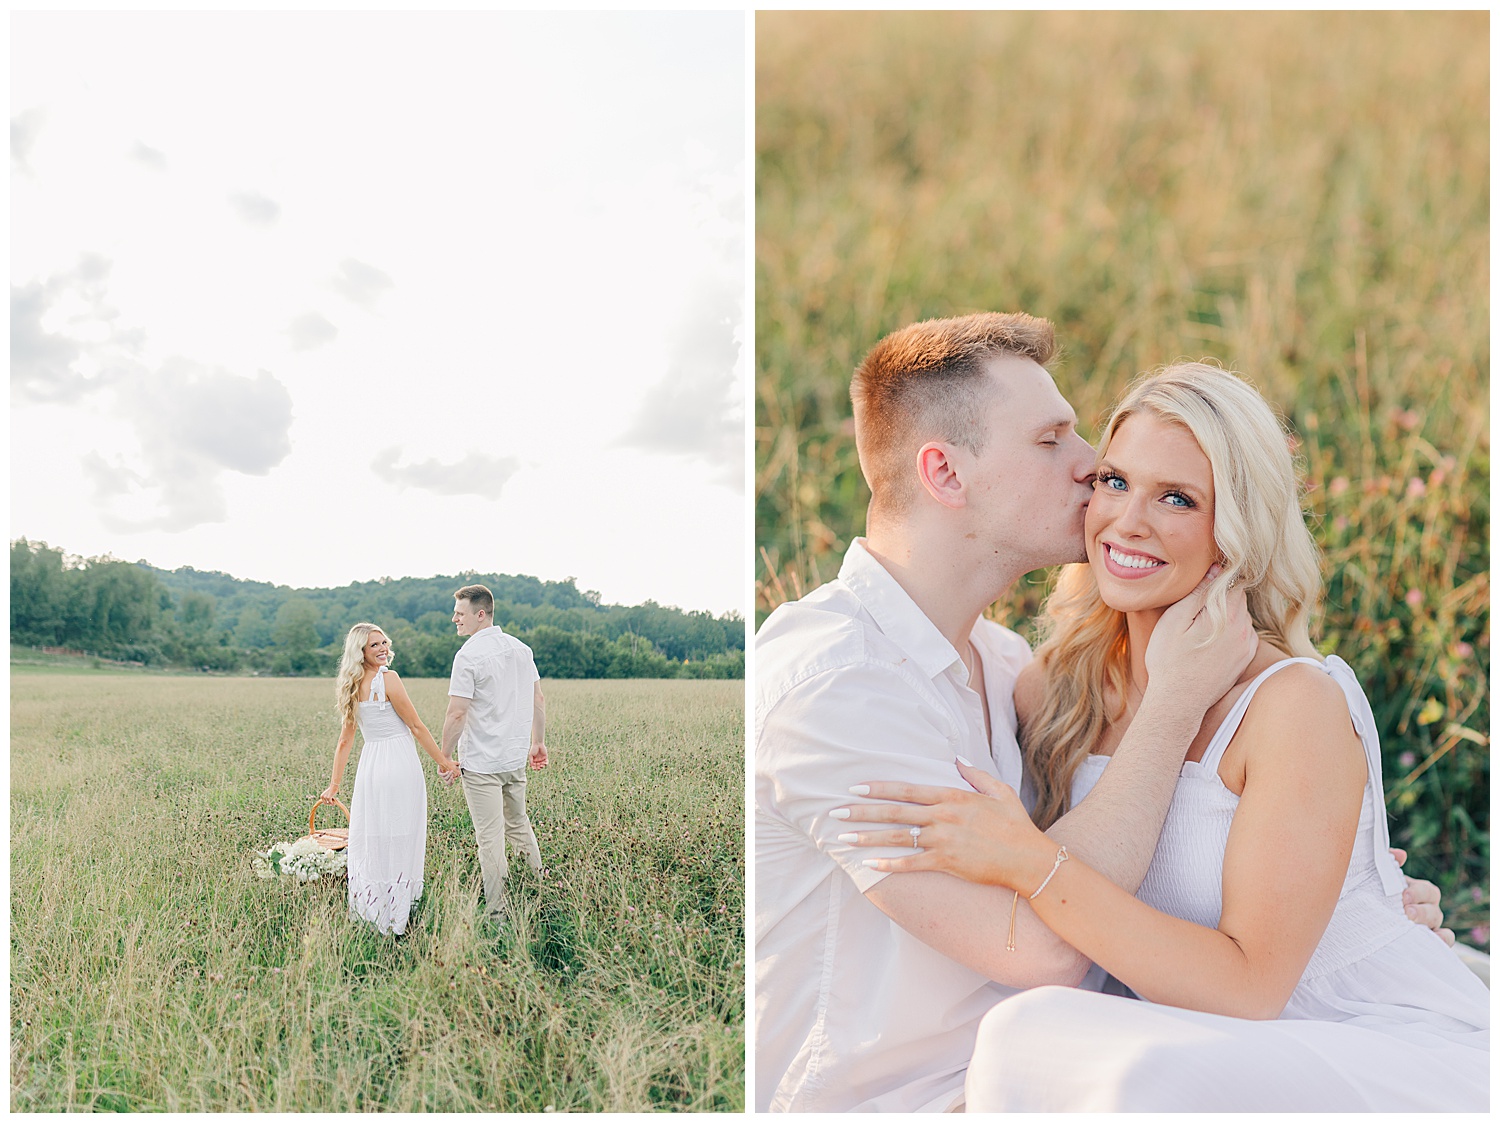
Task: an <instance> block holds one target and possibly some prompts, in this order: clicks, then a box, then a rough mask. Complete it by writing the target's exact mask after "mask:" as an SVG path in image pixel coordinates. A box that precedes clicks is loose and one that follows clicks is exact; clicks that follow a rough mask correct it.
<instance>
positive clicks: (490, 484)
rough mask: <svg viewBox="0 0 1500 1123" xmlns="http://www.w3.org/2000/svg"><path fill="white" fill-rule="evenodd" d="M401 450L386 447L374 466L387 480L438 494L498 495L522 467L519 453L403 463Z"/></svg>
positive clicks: (472, 454) (380, 475)
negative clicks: (399, 460)
mask: <svg viewBox="0 0 1500 1123" xmlns="http://www.w3.org/2000/svg"><path fill="white" fill-rule="evenodd" d="M399 456H400V450H399V449H396V448H387V449H383V450H382V451H381V452H380V453H379V454H378V455H377V456H376V457H375V459H374V460H373V461H372V462H371V463H370V470H371V471H373V472H374V473H375V475H376V476H378V477H379V478H380V479H382V480H384V481H385V482H386V483H389V484H395V485H396V486H397V487H402V488H406V487H414V488H419V489H421V490H422V491H430V492H432V493H433V494H434V495H478V496H482V497H483V498H485V499H498V498H499V497H500V489H501V488H503V487H504V486H505V483H506V481H507V480H509V479H510V478H511V477H512V476H514V475H515V474H516V473H517V472H519V471H520V470H521V461H520V458H519V457H515V456H482V455H480V454H479V453H470V454H469V455H468V456H465V457H464V458H463V459H462V460H457V461H454V462H453V463H451V464H445V463H443V462H442V461H440V460H418V461H413V462H412V463H410V464H399V463H397V462H396V461H397V458H398V457H399Z"/></svg>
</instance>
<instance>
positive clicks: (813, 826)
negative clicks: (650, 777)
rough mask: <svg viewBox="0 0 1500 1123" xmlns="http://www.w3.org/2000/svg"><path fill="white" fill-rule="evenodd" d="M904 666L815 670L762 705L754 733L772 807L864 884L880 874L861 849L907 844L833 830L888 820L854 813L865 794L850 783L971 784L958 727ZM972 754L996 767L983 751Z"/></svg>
mask: <svg viewBox="0 0 1500 1123" xmlns="http://www.w3.org/2000/svg"><path fill="white" fill-rule="evenodd" d="M907 667H910V664H908V665H907ZM907 673H912V674H915V673H916V672H915V671H910V672H907V671H905V670H902V669H898V668H895V667H888V666H881V665H868V664H862V665H857V666H851V667H844V668H838V669H835V670H831V671H824V672H822V673H820V674H817V675H814V676H813V677H811V678H809V679H808V680H806V681H805V682H802V683H799V684H798V685H796V686H795V687H793V688H792V689H791V690H789V691H788V692H787V694H786V695H785V696H784V697H783V698H782V699H781V700H780V701H779V702H778V703H777V704H776V705H775V706H774V707H773V708H772V709H771V710H770V712H768V713H767V714H766V716H765V719H764V721H763V722H762V728H761V730H760V733H759V735H758V737H757V741H756V771H757V772H758V773H760V774H761V777H762V778H763V779H764V780H765V781H766V782H767V784H768V785H769V788H770V791H771V802H772V808H770V810H771V812H772V813H773V814H774V815H776V816H777V817H779V818H781V819H782V820H783V821H784V822H786V823H787V824H788V825H789V826H790V827H791V829H793V830H795V831H798V832H800V833H803V834H806V835H807V836H808V837H809V838H811V839H812V842H813V845H814V846H816V847H817V848H818V849H819V850H820V851H822V852H823V853H824V854H826V855H828V857H830V858H832V859H833V860H834V861H835V862H836V863H838V865H839V867H840V868H841V869H843V871H844V872H845V873H847V874H848V875H849V877H850V878H851V879H853V881H854V884H855V885H856V886H857V887H858V888H859V890H860V891H861V892H867V891H868V890H869V889H870V887H871V886H873V885H875V884H877V883H878V882H879V881H881V880H882V879H883V878H884V877H885V876H886V874H884V873H881V872H879V871H877V870H873V869H871V868H870V867H868V866H866V865H865V864H864V863H865V861H866V859H869V858H898V857H901V856H902V855H903V854H904V853H909V852H910V851H909V850H908V849H907V848H905V847H869V846H854V845H851V844H850V843H847V842H840V841H839V840H838V836H839V835H840V834H844V833H847V832H850V831H857V830H867V829H876V830H879V829H889V827H888V825H887V824H875V823H870V822H868V821H862V820H860V818H859V811H858V806H859V804H860V803H861V801H862V800H861V797H859V796H855V795H851V794H850V792H849V788H850V787H851V786H852V785H854V784H861V783H866V782H869V781H873V780H895V781H903V782H906V783H912V784H927V785H933V786H936V787H949V788H961V789H963V790H966V791H967V790H970V789H969V785H968V783H967V782H966V781H965V780H964V779H963V777H962V776H960V775H959V773H958V768H957V767H956V765H955V763H954V758H955V757H956V755H957V754H958V753H959V751H960V746H961V745H962V730H961V729H960V727H959V726H958V724H957V722H956V721H955V719H954V717H953V715H952V714H951V713H950V712H949V711H948V710H947V708H946V707H944V706H943V705H942V704H941V703H940V702H939V701H937V699H936V698H935V696H933V695H932V694H931V693H930V691H924V690H922V689H921V688H920V685H919V684H918V683H916V682H915V681H914V680H912V679H910V678H908V677H907ZM965 755H969V754H967V753H966V754H965ZM976 763H977V764H978V765H979V767H981V768H984V769H985V770H986V771H989V772H991V774H993V773H994V771H995V769H994V765H993V763H992V762H991V761H990V760H989V759H988V757H987V755H986V756H985V757H984V758H983V759H982V760H980V761H977V762H976ZM839 807H849V808H851V815H850V818H848V819H834V818H831V817H830V816H829V812H830V811H832V810H834V809H835V808H839Z"/></svg>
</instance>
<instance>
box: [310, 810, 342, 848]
mask: <svg viewBox="0 0 1500 1123" xmlns="http://www.w3.org/2000/svg"><path fill="white" fill-rule="evenodd" d="M325 803H331V804H333V805H334V806H335V807H337V808H338V809H339V810H340V811H342V812H343V813H344V822H346V823H347V822H348V821H349V809H348V808H347V807H345V806H344V805H343V804H342V803H341V802H339V801H338V800H337V799H324V798H321V797H320V798H319V799H318V801H317V802H316V803H314V804H313V805H312V811H311V813H310V814H309V815H308V816H307V837H308V838H310V839H312V840H313V841H314V842H316V843H317V844H318V845H319V846H321V847H322V848H323V849H324V850H342V849H343V848H344V847H346V846H348V845H349V828H348V827H326V828H324V829H323V830H321V831H320V830H318V828H317V818H318V808H319V807H322V806H323V804H325Z"/></svg>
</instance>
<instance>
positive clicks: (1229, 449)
mask: <svg viewBox="0 0 1500 1123" xmlns="http://www.w3.org/2000/svg"><path fill="white" fill-rule="evenodd" d="M1136 413H1149V414H1152V415H1154V416H1156V417H1158V418H1160V419H1162V420H1163V421H1166V422H1169V423H1172V424H1176V425H1181V426H1183V427H1184V428H1185V429H1187V430H1188V432H1190V433H1191V434H1192V435H1193V438H1194V439H1195V440H1196V441H1197V442H1198V447H1199V448H1201V449H1202V450H1203V453H1204V455H1205V456H1207V457H1208V462H1209V465H1210V467H1211V468H1212V470H1213V481H1214V542H1215V544H1216V545H1217V546H1218V549H1219V553H1220V556H1221V557H1222V559H1223V561H1222V562H1221V564H1222V565H1223V572H1222V573H1220V574H1219V576H1218V577H1217V578H1215V579H1214V582H1213V584H1212V585H1211V586H1210V587H1209V592H1208V599H1207V603H1206V606H1205V611H1206V612H1207V613H1208V617H1209V620H1210V621H1211V622H1212V623H1213V625H1214V628H1213V632H1214V634H1215V635H1217V634H1218V632H1219V630H1220V629H1221V628H1222V627H1223V624H1224V620H1225V617H1226V613H1227V609H1226V598H1227V596H1228V592H1229V588H1230V585H1231V584H1232V583H1234V582H1238V583H1239V584H1240V585H1242V586H1243V587H1244V588H1245V591H1246V594H1247V597H1248V602H1249V608H1250V617H1251V620H1252V621H1253V622H1254V624H1255V630H1256V632H1257V633H1258V634H1259V635H1260V636H1261V637H1262V638H1264V639H1265V640H1266V641H1267V642H1268V643H1270V644H1272V645H1273V646H1275V647H1277V648H1279V649H1280V650H1282V651H1285V652H1286V653H1287V654H1289V655H1311V656H1317V654H1318V652H1317V650H1316V649H1315V648H1314V647H1313V645H1312V640H1311V639H1310V638H1309V636H1308V627H1309V620H1310V617H1311V614H1312V612H1313V610H1314V609H1315V608H1316V606H1317V603H1318V596H1319V594H1320V592H1321V590H1322V582H1321V575H1320V569H1319V559H1318V551H1317V547H1316V546H1315V545H1314V543H1313V539H1312V535H1311V534H1310V533H1309V532H1308V529H1307V524H1306V523H1305V522H1304V520H1303V514H1302V504H1301V498H1302V489H1301V482H1300V480H1299V477H1298V473H1297V470H1296V465H1295V463H1294V461H1293V457H1292V452H1291V446H1290V444H1289V442H1288V437H1287V432H1286V430H1285V429H1284V428H1283V427H1282V424H1281V422H1280V421H1279V420H1278V418H1277V416H1276V414H1275V413H1274V412H1273V411H1272V409H1271V407H1270V406H1269V405H1268V404H1267V403H1266V401H1265V399H1264V398H1262V397H1261V396H1260V394H1259V393H1258V392H1257V391H1256V390H1255V388H1254V387H1253V386H1251V385H1250V384H1249V383H1247V382H1245V381H1244V380H1242V379H1241V378H1240V377H1239V376H1238V375H1236V374H1234V373H1233V372H1231V371H1228V370H1225V369H1223V368H1222V367H1217V366H1213V365H1211V364H1208V363H1174V364H1172V365H1170V366H1166V367H1162V368H1161V369H1160V370H1158V371H1156V372H1154V373H1152V374H1148V375H1144V376H1142V377H1141V378H1139V379H1137V380H1136V381H1135V382H1134V383H1132V384H1131V386H1130V387H1129V389H1127V390H1126V392H1125V396H1124V397H1123V398H1122V399H1121V400H1120V403H1119V405H1117V406H1116V407H1115V410H1114V412H1113V413H1112V414H1111V415H1110V419H1109V423H1108V424H1107V425H1106V426H1105V430H1104V439H1103V440H1102V441H1101V442H1100V449H1101V454H1102V451H1103V450H1105V449H1107V448H1108V447H1109V442H1110V440H1111V438H1113V437H1114V435H1115V431H1116V430H1117V429H1119V427H1120V423H1121V422H1123V421H1124V420H1125V419H1126V418H1127V417H1129V416H1131V415H1132V414H1136ZM1041 626H1042V644H1041V646H1040V647H1038V648H1037V652H1036V659H1037V662H1038V663H1039V664H1040V665H1041V670H1042V673H1043V681H1044V684H1045V685H1044V687H1043V698H1042V702H1041V705H1040V707H1039V709H1038V710H1037V712H1036V713H1034V714H1031V715H1030V716H1029V718H1028V720H1027V721H1026V723H1025V726H1024V728H1022V730H1021V745H1022V750H1023V752H1024V754H1025V758H1026V761H1027V763H1028V765H1029V770H1030V772H1031V774H1032V777H1033V779H1034V781H1035V783H1036V787H1037V802H1036V810H1035V811H1034V812H1033V818H1034V819H1035V820H1036V822H1037V824H1038V825H1039V826H1042V827H1047V826H1050V825H1051V824H1052V823H1053V822H1055V821H1056V820H1057V819H1058V818H1059V817H1060V816H1061V815H1063V814H1065V813H1066V812H1067V810H1068V808H1069V805H1070V802H1071V790H1072V783H1073V775H1074V773H1075V772H1076V771H1077V770H1078V766H1079V765H1080V764H1081V763H1083V760H1084V758H1085V757H1087V756H1088V754H1089V753H1090V752H1091V751H1092V750H1093V749H1094V748H1095V747H1096V746H1097V745H1098V744H1099V741H1100V739H1101V737H1102V736H1103V734H1104V731H1105V729H1106V727H1107V726H1108V725H1109V724H1110V723H1112V722H1115V721H1118V720H1119V719H1120V717H1121V716H1122V715H1123V713H1124V708H1125V699H1126V697H1127V686H1128V680H1129V675H1130V639H1129V633H1128V630H1127V628H1126V623H1125V614H1124V613H1123V612H1118V611H1116V610H1115V609H1113V608H1110V607H1109V606H1108V605H1107V604H1105V603H1104V600H1103V598H1102V597H1101V596H1100V595H1099V586H1098V583H1097V582H1096V581H1095V580H1094V574H1093V571H1092V569H1091V568H1090V567H1089V566H1088V565H1087V564H1077V565H1069V566H1065V567H1064V568H1063V571H1062V573H1061V574H1060V575H1059V577H1058V581H1057V586H1056V588H1055V589H1054V590H1053V592H1052V594H1051V595H1050V596H1049V597H1048V598H1047V602H1046V604H1045V605H1044V606H1043V608H1042V620H1041ZM1111 701H1112V702H1113V704H1112V705H1111V704H1110V703H1111Z"/></svg>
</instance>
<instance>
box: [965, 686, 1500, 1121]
mask: <svg viewBox="0 0 1500 1123" xmlns="http://www.w3.org/2000/svg"><path fill="white" fill-rule="evenodd" d="M1293 663H1308V664H1311V665H1312V666H1315V667H1320V668H1321V669H1323V670H1324V671H1325V672H1326V673H1327V674H1329V675H1330V676H1332V677H1333V679H1334V681H1335V682H1337V683H1338V684H1339V686H1340V687H1342V688H1343V691H1344V695H1345V698H1346V699H1347V700H1348V703H1349V712H1350V715H1351V716H1352V718H1353V720H1354V726H1355V729H1356V731H1357V732H1358V734H1359V738H1360V741H1361V742H1362V744H1363V745H1364V750H1365V758H1366V763H1367V765H1368V768H1369V780H1368V781H1367V783H1366V786H1365V799H1364V806H1363V808H1362V809H1361V811H1360V818H1359V831H1358V834H1357V836H1356V838H1355V843H1354V853H1353V855H1352V857H1351V858H1350V862H1349V872H1348V874H1347V876H1346V877H1345V879H1344V886H1343V889H1342V891H1341V893H1340V896H1339V900H1338V904H1337V906H1336V907H1335V909H1334V913H1333V918H1332V919H1331V920H1330V921H1329V923H1328V928H1327V930H1326V931H1325V932H1324V934H1323V938H1322V939H1321V940H1320V941H1319V942H1318V946H1317V949H1316V950H1315V951H1314V952H1313V956H1312V959H1311V961H1310V962H1309V963H1308V965H1307V970H1306V971H1304V972H1303V975H1302V978H1301V980H1300V981H1299V982H1298V984H1297V987H1296V989H1295V990H1294V991H1293V993H1292V997H1291V1000H1290V1001H1289V1002H1288V1003H1287V1006H1286V1009H1285V1010H1284V1011H1283V1013H1282V1014H1281V1017H1280V1019H1279V1020H1275V1021H1248V1020H1244V1019H1240V1018H1231V1017H1226V1016H1224V1015H1221V1014H1205V1013H1202V1012H1199V1011H1195V1010H1181V1009H1177V1008H1175V1007H1171V1006H1161V1005H1157V1004H1155V1003H1151V1002H1145V1001H1139V1000H1135V999H1132V998H1124V997H1117V996H1115V995H1110V994H1101V993H1096V992H1093V991H1088V990H1075V989H1072V988H1067V987H1040V988H1037V989H1036V990H1032V991H1028V992H1026V993H1024V994H1021V995H1019V996H1017V997H1015V998H1011V999H1007V1000H1005V1001H1004V1002H1001V1003H1000V1004H999V1005H998V1006H997V1007H996V1008H995V1009H994V1010H993V1011H992V1012H991V1013H990V1014H989V1015H987V1016H986V1018H985V1020H984V1023H983V1024H982V1026H981V1028H980V1033H979V1040H978V1043H977V1045H976V1048H975V1061H974V1064H973V1066H972V1067H971V1068H970V1077H969V1085H968V1088H967V1098H968V1110H970V1111H1487V1110H1488V1108H1489V990H1488V989H1487V988H1486V987H1485V985H1484V984H1483V983H1482V982H1481V981H1480V980H1479V979H1478V978H1477V977H1476V976H1475V975H1474V974H1473V973H1472V972H1470V971H1469V969H1468V968H1467V967H1465V966H1464V965H1463V964H1462V963H1461V962H1460V961H1459V959H1458V956H1457V955H1456V954H1455V953H1454V952H1453V950H1452V949H1450V948H1449V947H1447V945H1445V944H1444V943H1443V941H1442V940H1441V939H1440V938H1439V937H1438V936H1437V935H1436V934H1435V933H1433V932H1431V931H1429V930H1428V929H1426V928H1423V927H1421V926H1419V925H1416V924H1414V923H1412V922H1411V921H1410V920H1409V919H1408V918H1407V917H1406V915H1405V912H1404V911H1403V908H1402V904H1401V892H1402V889H1403V888H1404V887H1405V883H1404V880H1403V878H1402V876H1401V873H1400V870H1399V869H1398V868H1397V866H1396V863H1395V861H1394V860H1393V859H1392V858H1391V856H1390V854H1389V852H1388V847H1389V844H1390V836H1389V830H1388V828H1387V826H1386V816H1385V804H1384V800H1383V798H1382V793H1383V791H1384V788H1383V787H1382V784H1381V772H1380V743H1379V740H1378V738H1377V735H1376V732H1375V719H1374V715H1373V714H1372V713H1371V712H1370V705H1369V702H1368V701H1367V700H1366V699H1365V696H1364V693H1363V692H1362V691H1361V690H1360V687H1359V683H1358V681H1357V680H1356V678H1355V677H1354V672H1353V671H1352V670H1351V669H1350V668H1349V666H1348V664H1346V663H1345V662H1343V660H1341V659H1339V658H1338V657H1337V656H1330V657H1329V658H1328V659H1327V660H1326V661H1324V662H1319V661H1318V660H1316V659H1287V660H1285V661H1283V662H1281V663H1277V664H1276V665H1275V666H1273V667H1270V668H1267V670H1266V671H1264V672H1263V673H1262V674H1261V675H1260V676H1259V677H1257V678H1256V679H1255V680H1254V681H1253V682H1252V683H1251V684H1250V686H1249V687H1248V688H1247V689H1246V690H1245V692H1244V694H1243V695H1241V697H1240V698H1239V700H1238V701H1237V703H1236V704H1235V706H1234V708H1233V710H1232V711H1231V712H1230V714H1229V716H1228V717H1227V718H1226V719H1225V721H1224V724H1223V725H1222V726H1221V727H1220V728H1219V730H1218V731H1217V733H1216V734H1215V736H1214V738H1213V741H1212V742H1211V743H1210V744H1209V746H1208V748H1207V749H1206V750H1205V752H1204V754H1203V759H1202V761H1200V762H1191V761H1190V762H1187V763H1185V764H1184V765H1183V768H1182V775H1181V778H1180V779H1179V780H1178V783H1177V791H1176V794H1175V795H1174V796H1173V799H1172V806H1171V809H1170V811H1169V812H1168V814H1167V818H1166V823H1165V825H1164V827H1163V829H1162V833H1161V840H1160V842H1159V843H1158V845H1157V849H1156V854H1155V856H1154V857H1153V859H1152V862H1151V868H1150V871H1149V872H1148V873H1147V875H1146V879H1145V881H1144V882H1143V884H1142V885H1141V888H1140V890H1139V892H1138V894H1137V896H1139V897H1140V898H1141V899H1142V900H1143V901H1145V902H1146V903H1147V904H1150V905H1151V906H1152V907H1154V908H1156V909H1159V910H1160V911H1162V912H1165V913H1170V914H1172V915H1173V916H1177V917H1181V918H1183V919H1185V920H1190V921H1193V922H1194V923H1196V924H1202V925H1204V926H1205V927H1209V928H1217V927H1218V924H1219V915H1220V910H1221V907H1222V903H1223V896H1222V890H1223V883H1222V874H1223V863H1224V850H1225V844H1226V843H1227V841H1228V838H1229V826H1230V822H1231V820H1232V819H1233V818H1234V812H1235V808H1236V806H1237V805H1238V803H1239V797H1238V796H1236V795H1235V794H1234V793H1233V792H1231V791H1229V789H1228V788H1226V787H1225V786H1224V784H1223V782H1222V781H1221V780H1220V779H1219V762H1220V760H1221V758H1222V757H1223V755H1224V750H1225V748H1226V747H1227V746H1228V744H1229V741H1230V739H1231V738H1232V737H1233V736H1234V733H1235V731H1236V730H1237V729H1238V728H1239V725H1240V721H1241V720H1242V719H1243V717H1244V716H1245V711H1246V710H1247V709H1248V708H1249V705H1250V699H1251V698H1252V697H1253V696H1254V694H1255V692H1256V690H1257V689H1258V688H1259V687H1260V684H1261V683H1262V682H1264V681H1265V680H1266V679H1267V678H1269V677H1270V676H1271V675H1272V674H1274V673H1275V672H1276V671H1278V670H1280V669H1281V668H1283V667H1286V666H1289V665H1291V664H1293ZM1107 763H1108V758H1107V757H1090V758H1089V760H1088V761H1087V763H1086V764H1085V765H1084V766H1083V767H1081V768H1080V769H1079V774H1078V776H1077V777H1076V778H1075V781H1074V787H1073V798H1074V802H1077V801H1078V800H1079V799H1081V798H1082V797H1083V796H1084V795H1086V794H1087V793H1088V791H1089V790H1090V789H1091V788H1092V787H1093V785H1094V784H1095V782H1097V781H1098V779H1099V776H1100V774H1101V773H1102V772H1103V771H1104V766H1105V764H1107ZM1095 971H1096V972H1097V971H1098V968H1095Z"/></svg>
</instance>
